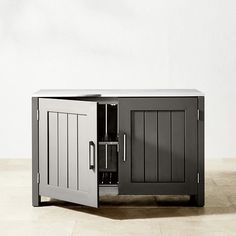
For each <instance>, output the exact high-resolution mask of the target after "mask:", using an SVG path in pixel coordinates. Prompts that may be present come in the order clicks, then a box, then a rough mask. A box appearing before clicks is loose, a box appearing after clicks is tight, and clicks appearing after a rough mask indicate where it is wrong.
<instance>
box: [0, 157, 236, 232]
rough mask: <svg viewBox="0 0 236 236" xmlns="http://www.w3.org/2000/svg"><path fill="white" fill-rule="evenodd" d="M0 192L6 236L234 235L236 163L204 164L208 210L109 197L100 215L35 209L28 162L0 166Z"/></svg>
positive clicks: (67, 208)
mask: <svg viewBox="0 0 236 236" xmlns="http://www.w3.org/2000/svg"><path fill="white" fill-rule="evenodd" d="M0 187H1V191H0V235H3V236H5V235H23V236H25V235H34V236H37V235H43V236H45V235H57V236H60V235H63V236H64V235H81V236H83V235H86V236H88V235H112V236H115V235H119V236H120V235H136V236H137V235H140V236H144V235H145V236H146V235H174V236H178V235H181V236H182V235H191V236H192V235H201V236H203V235H207V236H211V235H236V159H234V160H233V159H224V160H210V161H207V162H206V206H205V207H204V208H195V207H188V206H182V207H181V206H179V205H175V204H173V201H172V200H173V198H171V197H168V198H167V199H166V201H160V197H153V196H147V197H142V196H141V197H132V198H131V197H118V198H113V199H111V198H107V197H105V198H103V204H102V207H101V208H100V209H91V208H86V207H82V206H79V205H75V204H69V203H65V202H59V201H53V204H46V206H44V207H38V208H34V207H32V206H31V161H30V160H3V159H2V160H0ZM45 200H47V199H45ZM111 200H112V201H111ZM166 204H169V205H170V206H169V207H167V206H166ZM180 204H181V203H180Z"/></svg>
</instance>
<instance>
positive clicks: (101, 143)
mask: <svg viewBox="0 0 236 236" xmlns="http://www.w3.org/2000/svg"><path fill="white" fill-rule="evenodd" d="M98 144H99V145H106V144H107V145H118V141H101V142H98Z"/></svg>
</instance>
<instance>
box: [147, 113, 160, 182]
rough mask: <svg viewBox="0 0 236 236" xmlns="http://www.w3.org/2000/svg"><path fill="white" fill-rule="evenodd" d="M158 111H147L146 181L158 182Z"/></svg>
mask: <svg viewBox="0 0 236 236" xmlns="http://www.w3.org/2000/svg"><path fill="white" fill-rule="evenodd" d="M157 157H158V155H157V112H156V111H146V112H145V182H157Z"/></svg>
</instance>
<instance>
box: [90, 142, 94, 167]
mask: <svg viewBox="0 0 236 236" xmlns="http://www.w3.org/2000/svg"><path fill="white" fill-rule="evenodd" d="M89 169H90V170H94V169H95V144H94V142H93V141H89Z"/></svg>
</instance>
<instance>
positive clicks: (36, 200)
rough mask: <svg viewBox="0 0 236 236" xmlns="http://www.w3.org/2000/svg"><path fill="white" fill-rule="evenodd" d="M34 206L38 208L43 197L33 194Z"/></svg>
mask: <svg viewBox="0 0 236 236" xmlns="http://www.w3.org/2000/svg"><path fill="white" fill-rule="evenodd" d="M32 205H33V207H38V206H40V205H41V196H40V195H38V194H36V193H33V196H32Z"/></svg>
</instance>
